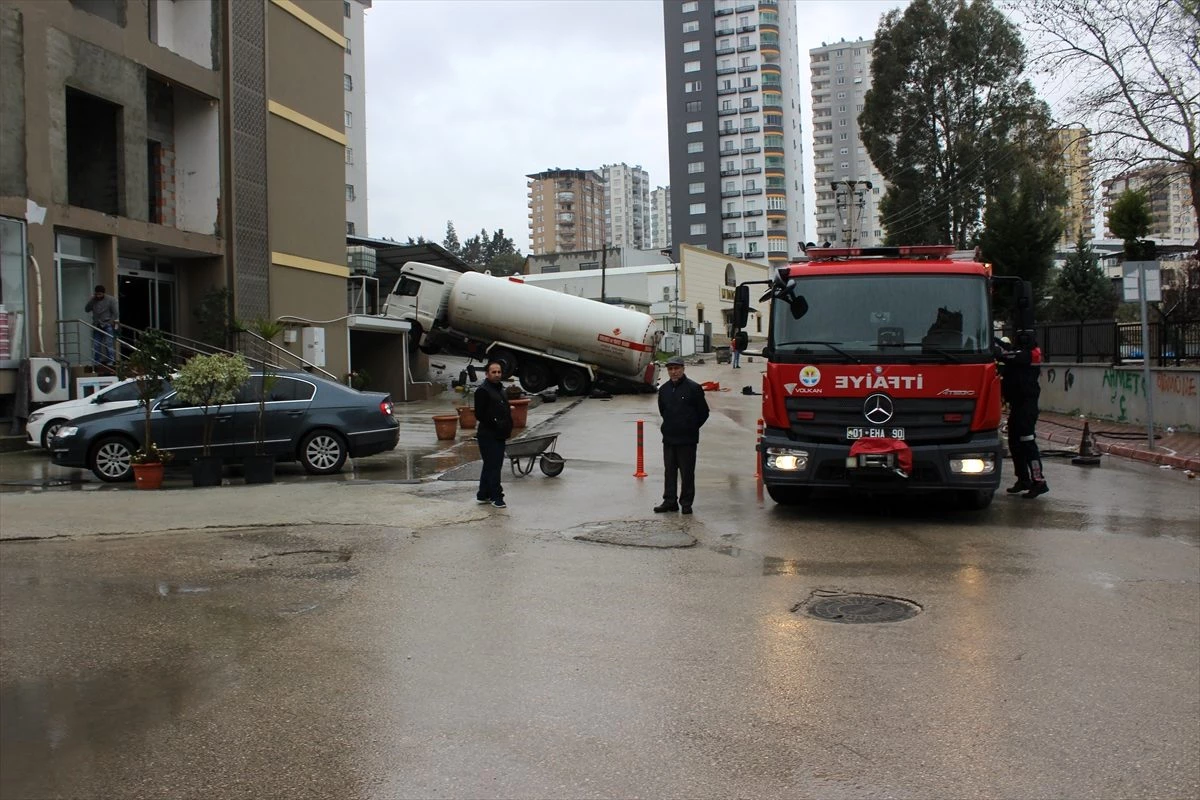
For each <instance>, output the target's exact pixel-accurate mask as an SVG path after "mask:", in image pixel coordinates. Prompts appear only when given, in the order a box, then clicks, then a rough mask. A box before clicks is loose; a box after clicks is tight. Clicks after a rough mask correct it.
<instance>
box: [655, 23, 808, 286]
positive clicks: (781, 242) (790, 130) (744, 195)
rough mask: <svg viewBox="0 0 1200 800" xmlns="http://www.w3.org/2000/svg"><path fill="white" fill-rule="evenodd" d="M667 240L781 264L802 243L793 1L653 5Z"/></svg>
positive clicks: (802, 217)
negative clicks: (661, 52)
mask: <svg viewBox="0 0 1200 800" xmlns="http://www.w3.org/2000/svg"><path fill="white" fill-rule="evenodd" d="M663 28H664V40H665V50H666V72H667V122H668V131H669V134H668V148H669V156H670V163H671V185H670V190H671V194H672V198H671V201H672V203H671V205H672V218H671V239H672V242H673V246H674V247H676V248H678V247H680V246H681V245H682V244H691V245H694V246H699V247H704V248H707V249H709V250H712V251H715V252H719V253H724V254H727V255H730V256H733V257H737V258H741V257H744V258H746V259H748V260H760V261H761V262H766V263H771V264H784V263H786V262H787V261H788V259H789V258H790V257H792V256H794V255H798V254H799V243H800V242H801V241H803V240H804V238H805V237H804V175H803V171H802V166H801V155H802V144H801V136H802V133H801V124H800V85H799V84H800V67H799V61H798V59H799V56H798V45H797V34H796V4H795V3H790V2H779V0H753V2H747V1H746V0H685V1H684V2H679V0H664V2H663Z"/></svg>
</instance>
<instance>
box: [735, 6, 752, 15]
mask: <svg viewBox="0 0 1200 800" xmlns="http://www.w3.org/2000/svg"><path fill="white" fill-rule="evenodd" d="M754 9H755V5H754V3H742V4H741V5H740V6H738V7H737V13H739V14H749V13H750V12H751V11H753V10H754Z"/></svg>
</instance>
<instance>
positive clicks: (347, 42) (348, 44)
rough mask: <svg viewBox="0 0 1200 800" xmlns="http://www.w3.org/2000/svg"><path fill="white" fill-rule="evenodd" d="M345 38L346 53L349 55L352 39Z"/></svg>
mask: <svg viewBox="0 0 1200 800" xmlns="http://www.w3.org/2000/svg"><path fill="white" fill-rule="evenodd" d="M345 38H346V52H347V53H349V52H350V37H349V36H347V37H345Z"/></svg>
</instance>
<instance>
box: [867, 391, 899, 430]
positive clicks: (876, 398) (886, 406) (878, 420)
mask: <svg viewBox="0 0 1200 800" xmlns="http://www.w3.org/2000/svg"><path fill="white" fill-rule="evenodd" d="M893 413H894V410H893V407H892V398H890V397H888V396H887V395H886V394H873V395H871V396H870V397H868V398H867V399H866V401H865V402H864V403H863V416H864V417H866V418H867V422H870V423H871V424H872V425H882V424H883V423H885V422H887V421H888V420H889V419H891V418H892V414H893Z"/></svg>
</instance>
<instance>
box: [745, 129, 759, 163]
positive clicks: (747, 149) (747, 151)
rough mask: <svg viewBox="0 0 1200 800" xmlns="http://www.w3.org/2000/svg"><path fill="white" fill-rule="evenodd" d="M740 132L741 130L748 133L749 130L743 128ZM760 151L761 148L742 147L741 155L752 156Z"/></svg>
mask: <svg viewBox="0 0 1200 800" xmlns="http://www.w3.org/2000/svg"><path fill="white" fill-rule="evenodd" d="M742 130H743V131H749V130H750V129H749V128H743V129H742ZM754 130H758V128H755V129H754ZM760 150H762V148H761V147H743V148H742V155H747V156H748V155H753V154H754V153H757V152H759V151H760Z"/></svg>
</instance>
